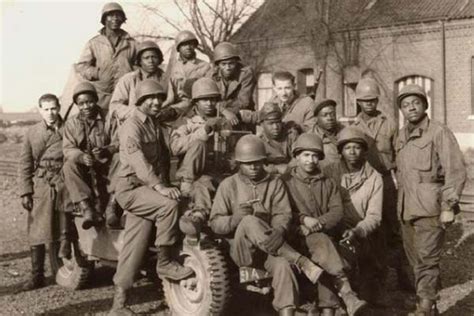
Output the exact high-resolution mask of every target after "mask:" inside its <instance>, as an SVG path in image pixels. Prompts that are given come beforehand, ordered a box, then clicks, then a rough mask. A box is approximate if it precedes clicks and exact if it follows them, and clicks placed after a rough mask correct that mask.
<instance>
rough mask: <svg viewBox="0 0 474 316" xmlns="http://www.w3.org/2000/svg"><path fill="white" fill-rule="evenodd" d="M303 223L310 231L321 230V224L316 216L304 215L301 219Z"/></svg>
mask: <svg viewBox="0 0 474 316" xmlns="http://www.w3.org/2000/svg"><path fill="white" fill-rule="evenodd" d="M303 224H304V225H305V226H306V227H308V228H309V230H310V231H311V232H312V233H314V232H319V231H321V230H323V225H322V224H321V222H320V221H319V220H318V219H317V218H314V217H311V216H305V217H304V219H303Z"/></svg>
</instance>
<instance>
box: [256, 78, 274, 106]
mask: <svg viewBox="0 0 474 316" xmlns="http://www.w3.org/2000/svg"><path fill="white" fill-rule="evenodd" d="M272 93H273V89H272V74H271V73H270V72H261V73H259V75H258V80H257V107H258V109H260V108H261V107H262V106H263V104H264V103H265V102H267V101H269V100H270V99H271V98H272Z"/></svg>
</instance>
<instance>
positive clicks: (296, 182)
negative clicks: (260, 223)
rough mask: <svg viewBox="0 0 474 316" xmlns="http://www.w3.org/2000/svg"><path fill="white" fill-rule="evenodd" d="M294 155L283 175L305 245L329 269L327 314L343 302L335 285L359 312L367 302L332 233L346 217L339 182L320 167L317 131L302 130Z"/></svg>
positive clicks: (323, 286)
mask: <svg viewBox="0 0 474 316" xmlns="http://www.w3.org/2000/svg"><path fill="white" fill-rule="evenodd" d="M293 155H294V156H295V160H296V161H295V162H296V166H295V167H293V168H292V169H291V171H290V173H288V174H286V175H284V176H283V177H282V178H283V180H284V181H285V183H286V187H287V188H288V190H289V195H290V199H291V202H292V206H293V211H294V212H296V214H297V218H298V222H299V224H300V227H299V231H300V233H301V235H302V236H303V238H304V240H303V245H302V248H303V249H307V251H308V252H309V254H310V255H311V260H312V261H314V262H315V263H317V264H318V265H319V266H321V267H322V268H323V269H324V271H325V272H326V274H323V276H322V277H321V279H320V280H319V283H318V296H319V299H318V303H319V307H320V308H321V309H322V313H323V315H334V312H335V308H337V307H338V305H339V300H338V299H337V296H336V297H335V298H334V295H333V292H332V291H331V288H333V287H334V288H335V289H336V290H337V291H338V294H339V296H340V297H341V298H342V300H343V301H344V304H345V305H346V309H347V312H348V313H349V315H350V316H352V315H359V314H360V312H361V311H362V310H363V309H364V307H365V306H366V304H367V303H366V302H364V301H362V300H359V299H358V298H357V295H356V294H355V293H354V292H353V290H352V288H351V285H350V283H349V280H348V278H347V276H346V273H345V272H344V267H345V264H344V261H343V259H342V258H341V256H340V255H339V253H338V252H337V250H336V246H335V245H334V243H333V242H332V240H331V238H330V237H329V236H330V235H332V234H333V231H334V229H335V228H336V226H337V225H338V224H339V223H340V221H341V220H342V216H343V205H342V200H341V196H340V193H339V189H338V186H337V185H336V184H335V183H334V182H333V181H332V180H331V179H329V178H327V177H325V176H324V175H323V174H322V173H321V171H320V169H319V164H318V162H319V161H320V160H321V159H323V158H324V151H323V142H322V141H321V138H319V137H318V136H317V135H316V134H314V133H304V134H301V135H300V136H299V137H298V139H297V140H296V142H295V144H294V145H293Z"/></svg>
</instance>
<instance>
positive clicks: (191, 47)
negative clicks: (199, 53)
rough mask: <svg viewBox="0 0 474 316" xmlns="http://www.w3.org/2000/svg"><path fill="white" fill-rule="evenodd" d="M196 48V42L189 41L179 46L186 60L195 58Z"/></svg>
mask: <svg viewBox="0 0 474 316" xmlns="http://www.w3.org/2000/svg"><path fill="white" fill-rule="evenodd" d="M196 48H197V43H196V41H188V42H184V43H181V44H180V45H179V49H178V52H179V55H180V56H181V57H184V58H185V59H191V58H193V57H194V56H195V50H196Z"/></svg>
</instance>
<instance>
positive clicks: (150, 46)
mask: <svg viewBox="0 0 474 316" xmlns="http://www.w3.org/2000/svg"><path fill="white" fill-rule="evenodd" d="M146 50H154V51H156V52H157V53H158V58H159V59H160V64H161V62H163V53H162V52H161V49H160V47H158V45H157V44H156V43H155V42H153V41H144V42H141V43H140V44H138V47H137V64H138V65H140V58H141V55H142V53H144V52H145V51H146Z"/></svg>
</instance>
